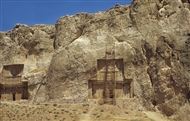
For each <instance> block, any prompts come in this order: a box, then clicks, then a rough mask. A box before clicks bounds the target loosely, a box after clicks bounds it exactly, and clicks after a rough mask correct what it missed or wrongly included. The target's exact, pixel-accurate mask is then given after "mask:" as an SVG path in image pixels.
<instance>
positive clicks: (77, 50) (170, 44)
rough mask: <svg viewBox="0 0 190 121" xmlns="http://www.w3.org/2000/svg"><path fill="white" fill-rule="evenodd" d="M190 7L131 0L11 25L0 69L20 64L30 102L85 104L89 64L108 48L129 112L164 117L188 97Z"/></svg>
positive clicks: (2, 39)
mask: <svg viewBox="0 0 190 121" xmlns="http://www.w3.org/2000/svg"><path fill="white" fill-rule="evenodd" d="M189 8H190V4H189V3H188V1H185V0H182V1H181V0H144V1H142V0H133V2H132V4H131V5H129V6H120V5H116V6H115V7H113V8H111V9H109V10H107V11H105V12H99V13H96V14H87V13H80V14H76V15H73V16H65V17H62V18H60V19H59V20H58V21H57V22H56V24H55V26H54V25H48V26H47V25H36V26H32V27H29V26H26V25H16V26H15V27H14V29H13V30H11V31H8V32H4V33H0V46H1V47H0V50H1V51H0V53H1V54H0V60H1V61H0V62H1V63H0V67H2V65H3V64H10V63H24V64H25V70H24V72H25V74H24V76H23V79H27V80H28V81H29V89H30V91H29V92H30V101H31V102H44V101H53V102H69V103H72V102H85V101H86V100H87V95H88V94H87V93H88V91H87V89H88V87H87V82H88V80H89V79H90V78H91V77H92V76H94V75H95V74H96V66H97V59H100V58H104V57H105V51H106V46H107V45H110V44H112V43H114V44H115V58H123V61H124V75H125V77H126V78H129V79H133V81H134V98H135V103H136V108H137V109H149V110H152V109H154V107H157V108H158V109H159V110H161V111H163V112H164V113H165V114H166V115H172V114H174V112H175V110H176V109H177V108H179V107H180V106H182V105H184V104H185V103H186V101H187V99H188V98H189V97H188V96H187V95H188V93H189V92H188V91H189V79H190V61H189V60H190V50H189V48H190V47H189V46H190V45H189V44H190V30H189V28H190V9H189Z"/></svg>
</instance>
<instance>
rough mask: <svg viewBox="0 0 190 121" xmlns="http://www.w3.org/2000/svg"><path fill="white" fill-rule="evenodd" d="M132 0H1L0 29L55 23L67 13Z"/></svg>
mask: <svg viewBox="0 0 190 121" xmlns="http://www.w3.org/2000/svg"><path fill="white" fill-rule="evenodd" d="M131 2H132V0H0V31H8V30H11V29H13V27H14V26H15V25H16V24H17V23H20V24H27V25H29V26H32V25H35V24H55V23H56V21H57V20H58V19H59V18H60V17H62V16H65V15H74V14H76V13H80V12H87V13H96V12H99V11H106V10H108V9H109V8H111V7H114V6H115V5H116V4H117V3H118V4H120V5H126V4H131Z"/></svg>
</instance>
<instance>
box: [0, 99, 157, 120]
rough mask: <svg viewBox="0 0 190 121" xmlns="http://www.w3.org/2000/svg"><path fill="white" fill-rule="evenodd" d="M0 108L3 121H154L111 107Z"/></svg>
mask: <svg viewBox="0 0 190 121" xmlns="http://www.w3.org/2000/svg"><path fill="white" fill-rule="evenodd" d="M0 106H1V109H2V110H3V111H2V113H1V114H2V116H1V117H2V120H3V121H9V120H11V121H34V120H36V121H99V120H101V121H109V120H110V121H113V120H115V121H154V120H152V119H150V118H148V117H147V116H146V115H145V114H144V113H143V112H140V111H134V110H133V111H131V110H128V109H126V108H125V109H124V108H119V107H117V106H111V105H96V104H56V103H52V104H36V105H30V104H24V103H2V104H1V105H0ZM0 121H1V120H0Z"/></svg>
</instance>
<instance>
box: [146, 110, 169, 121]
mask: <svg viewBox="0 0 190 121" xmlns="http://www.w3.org/2000/svg"><path fill="white" fill-rule="evenodd" d="M143 113H145V114H146V115H147V116H148V117H149V118H150V119H153V120H155V121H169V120H168V119H167V118H166V117H164V116H163V115H162V114H159V113H156V112H150V111H144V112H143Z"/></svg>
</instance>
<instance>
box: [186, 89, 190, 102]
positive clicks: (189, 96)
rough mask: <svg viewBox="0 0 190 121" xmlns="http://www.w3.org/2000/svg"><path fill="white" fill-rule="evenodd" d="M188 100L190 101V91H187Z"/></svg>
mask: <svg viewBox="0 0 190 121" xmlns="http://www.w3.org/2000/svg"><path fill="white" fill-rule="evenodd" d="M187 100H188V101H189V102H190V91H188V93H187Z"/></svg>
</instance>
